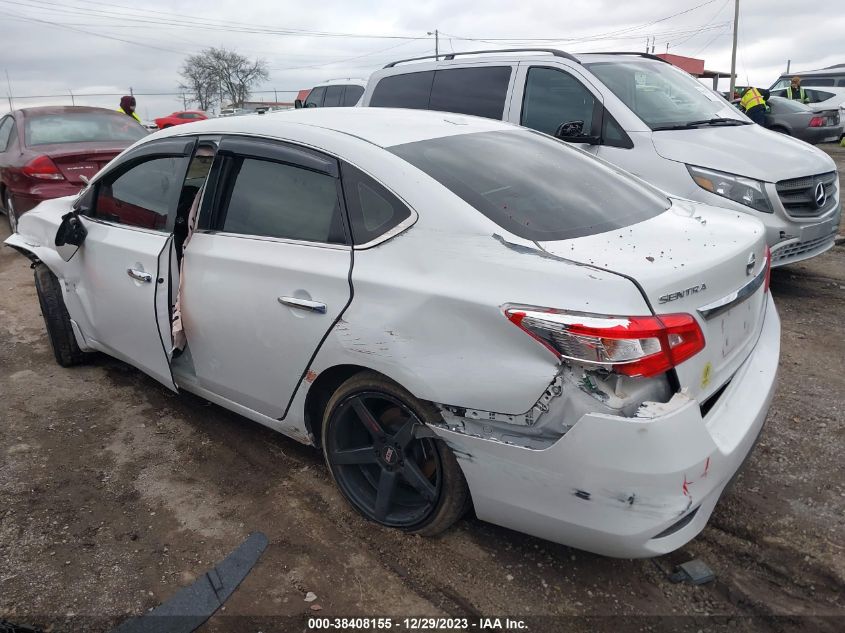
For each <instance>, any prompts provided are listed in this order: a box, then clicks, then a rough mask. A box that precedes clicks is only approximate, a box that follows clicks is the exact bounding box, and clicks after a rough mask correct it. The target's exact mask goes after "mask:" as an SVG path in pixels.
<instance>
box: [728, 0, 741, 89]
mask: <svg viewBox="0 0 845 633" xmlns="http://www.w3.org/2000/svg"><path fill="white" fill-rule="evenodd" d="M738 27H739V0H734V43H733V47H732V48H731V88H730V92H729V93H728V95H729V97H728V98H729V99H733V96H734V89H736V32H737V28H738Z"/></svg>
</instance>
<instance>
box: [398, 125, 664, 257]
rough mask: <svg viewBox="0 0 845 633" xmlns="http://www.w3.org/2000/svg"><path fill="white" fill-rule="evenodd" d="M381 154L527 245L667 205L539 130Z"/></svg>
mask: <svg viewBox="0 0 845 633" xmlns="http://www.w3.org/2000/svg"><path fill="white" fill-rule="evenodd" d="M387 149H388V150H389V151H391V152H393V153H394V154H396V155H397V156H399V157H400V158H403V159H404V160H406V161H408V162H409V163H411V164H412V165H414V166H415V167H417V168H418V169H420V170H422V171H424V172H425V173H426V174H428V175H429V176H431V177H432V178H434V179H435V180H437V181H438V182H439V183H440V184H442V185H443V186H444V187H446V188H447V189H449V190H450V191H452V193H454V194H456V195H457V196H459V197H460V198H462V199H463V200H464V201H465V202H467V203H468V204H470V205H471V206H473V207H475V208H476V209H477V210H478V211H479V212H481V213H482V214H484V215H485V216H487V217H488V218H489V219H490V220H492V221H493V222H495V223H496V224H498V225H499V226H501V227H502V228H504V229H506V230H507V231H510V232H511V233H513V234H514V235H518V236H519V237H522V238H525V239H529V240H537V241H549V240H565V239H570V238H575V237H581V236H583V235H593V234H595V233H603V232H606V231H612V230H615V229H619V228H622V227H625V226H629V225H631V224H635V223H637V222H642V221H643V220H647V219H649V218H652V217H654V216H656V215H659V214H661V213H663V212H664V211H665V210H666V209H668V208H669V206H670V205H669V200H668V199H667V198H666V197H665V196H663V195H661V194H660V193H659V192H658V191H657V190H656V189H652V188H650V187H647V186H646V185H644V184H642V183H640V182H639V181H637V180H635V179H634V178H632V177H631V176H630V175H629V174H627V173H625V172H623V171H622V170H620V169H617V168H616V167H613V166H612V165H610V164H609V163H606V162H604V161H601V160H598V159H596V158H593V157H592V156H590V155H588V154H586V153H584V152H582V151H580V150H577V149H574V148H572V147H569V146H568V145H566V143H563V142H562V141H558V140H556V139H553V138H551V137H549V136H546V135H545V134H540V133H539V132H534V131H528V130H508V131H501V132H476V133H473V134H456V135H453V136H446V137H442V138H434V139H428V140H425V141H417V142H414V143H406V144H403V145H396V146H394V147H389V148H387ZM503 157H506V159H505V158H503Z"/></svg>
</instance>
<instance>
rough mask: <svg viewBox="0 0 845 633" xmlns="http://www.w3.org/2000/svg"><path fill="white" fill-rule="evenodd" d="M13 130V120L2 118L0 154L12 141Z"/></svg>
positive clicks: (0, 125) (8, 117)
mask: <svg viewBox="0 0 845 633" xmlns="http://www.w3.org/2000/svg"><path fill="white" fill-rule="evenodd" d="M14 128H15V120H14V119H13V118H12V117H10V116H7V117H4V118H3V120H2V121H0V152H5V151H6V149H7V148H8V147H9V141H11V140H12V131H13V130H14Z"/></svg>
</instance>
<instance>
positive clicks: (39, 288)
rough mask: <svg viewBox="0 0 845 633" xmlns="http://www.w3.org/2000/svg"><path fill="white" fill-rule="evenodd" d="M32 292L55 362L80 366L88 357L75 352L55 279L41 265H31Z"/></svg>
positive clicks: (63, 303) (85, 354)
mask: <svg viewBox="0 0 845 633" xmlns="http://www.w3.org/2000/svg"><path fill="white" fill-rule="evenodd" d="M35 291H36V293H37V294H38V302H39V303H40V304H41V314H42V315H43V316H44V325H45V326H46V327H47V339H48V340H49V341H50V348H51V349H52V350H53V356H55V357H56V362H57V363H58V364H59V365H61V366H62V367H72V366H73V365H79V364H80V363H84V362H85V361H86V359H87V358H88V354H87V353H86V352H83V351H82V350H81V349H79V345H77V343H76V337H75V336H74V334H73V326H72V325H71V323H70V315H69V314H68V311H67V307H65V301H64V298H63V297H62V289H61V287H60V286H59V280H58V278H57V277H56V276H55V275H54V274H53V272H52V271H51V270H50V269H49V268H47V266H45V265H44V264H36V266H35Z"/></svg>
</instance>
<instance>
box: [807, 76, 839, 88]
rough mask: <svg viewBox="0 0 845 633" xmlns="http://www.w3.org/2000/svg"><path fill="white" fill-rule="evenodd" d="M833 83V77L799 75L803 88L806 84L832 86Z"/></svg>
mask: <svg viewBox="0 0 845 633" xmlns="http://www.w3.org/2000/svg"><path fill="white" fill-rule="evenodd" d="M833 84H834V81H833V77H807V78H806V79H804V78H803V77H801V85H802V86H804V87H805V88H806V87H807V86H832V85H833Z"/></svg>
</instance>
